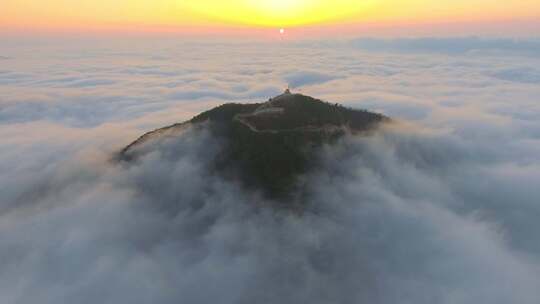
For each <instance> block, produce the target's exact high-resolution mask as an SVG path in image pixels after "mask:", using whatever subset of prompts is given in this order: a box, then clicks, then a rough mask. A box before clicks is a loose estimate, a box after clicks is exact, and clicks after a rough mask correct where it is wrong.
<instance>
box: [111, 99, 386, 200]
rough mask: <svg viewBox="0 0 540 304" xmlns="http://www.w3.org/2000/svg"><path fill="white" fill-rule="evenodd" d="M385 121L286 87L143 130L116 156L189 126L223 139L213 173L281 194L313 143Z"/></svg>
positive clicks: (309, 164)
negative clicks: (270, 94) (265, 97)
mask: <svg viewBox="0 0 540 304" xmlns="http://www.w3.org/2000/svg"><path fill="white" fill-rule="evenodd" d="M387 120H389V119H388V118H387V117H385V116H383V115H381V114H376V113H371V112H368V111H364V110H354V109H350V108H346V107H343V106H341V105H339V104H331V103H328V102H324V101H321V100H318V99H315V98H313V97H309V96H305V95H301V94H293V93H291V92H290V90H289V89H287V90H286V91H285V92H284V93H283V94H281V95H279V96H276V97H273V98H270V99H269V100H268V101H267V102H264V103H253V104H237V103H229V104H224V105H221V106H218V107H216V108H214V109H211V110H209V111H206V112H203V113H201V114H199V115H197V116H195V117H194V118H192V119H191V120H189V121H187V122H184V123H179V124H174V125H172V126H168V127H165V128H161V129H158V130H155V131H152V132H149V133H146V134H144V135H143V136H141V137H140V138H139V139H137V140H136V141H134V142H133V143H131V144H130V145H128V146H127V147H126V148H124V149H123V150H122V151H121V152H120V159H121V160H123V161H126V162H133V161H137V159H138V158H139V157H141V156H142V155H144V154H145V153H148V152H149V151H151V150H152V149H159V147H160V145H158V144H157V143H159V140H160V139H163V138H165V137H166V138H170V137H171V136H172V137H174V136H182V134H183V132H182V131H181V130H183V129H185V128H187V127H190V126H191V127H196V128H201V129H204V130H209V131H210V134H211V135H212V136H214V137H216V138H217V139H219V140H220V143H222V144H221V145H220V152H219V153H218V154H217V155H218V156H217V157H216V159H214V160H213V168H212V169H213V170H215V171H216V173H218V174H225V175H227V176H230V177H234V178H238V179H239V180H241V181H242V182H243V183H244V184H245V185H246V186H249V187H255V188H257V189H260V190H261V191H262V193H264V194H266V195H267V196H269V197H271V198H276V197H284V196H288V195H290V194H291V193H292V190H294V189H296V188H298V187H299V183H298V177H299V176H301V175H302V174H304V173H306V172H307V171H308V170H309V169H311V168H313V167H314V166H315V165H316V152H317V148H318V147H320V146H322V145H323V144H331V143H334V142H335V141H336V140H337V139H339V138H340V137H342V136H344V135H346V134H367V132H369V131H372V130H374V129H376V128H377V126H378V125H379V124H380V123H382V122H384V121H387ZM154 143H156V144H155V145H154Z"/></svg>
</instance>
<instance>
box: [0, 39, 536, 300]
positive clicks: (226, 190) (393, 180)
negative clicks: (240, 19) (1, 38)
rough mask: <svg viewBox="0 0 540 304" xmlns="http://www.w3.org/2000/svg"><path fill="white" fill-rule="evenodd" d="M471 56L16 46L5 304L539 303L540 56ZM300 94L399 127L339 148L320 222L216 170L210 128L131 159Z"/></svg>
mask: <svg viewBox="0 0 540 304" xmlns="http://www.w3.org/2000/svg"><path fill="white" fill-rule="evenodd" d="M452 41H454V40H448V41H446V42H445V41H444V40H440V39H437V40H435V42H437V44H436V45H437V47H433V48H431V49H430V50H429V52H427V53H426V52H425V49H417V48H418V45H420V46H424V45H425V44H426V42H425V41H420V42H416V43H407V45H408V46H409V45H413V46H415V47H405V48H404V49H403V50H401V49H400V47H402V46H401V45H402V43H403V42H393V43H391V42H388V41H385V42H378V43H373V44H372V46H370V47H369V49H361V48H359V47H358V46H357V45H356V44H355V42H354V41H353V42H352V43H339V44H336V45H337V46H335V47H329V46H328V45H329V44H330V42H328V41H323V42H317V43H315V42H313V43H309V44H278V45H274V44H269V45H253V44H248V43H219V44H218V43H216V44H215V45H212V44H204V45H201V44H200V43H192V44H184V43H177V42H171V41H163V42H160V43H157V44H156V45H154V46H152V47H150V46H147V44H143V43H141V44H134V45H129V47H128V46H125V45H123V46H122V47H120V46H118V45H115V44H114V43H113V42H111V43H110V44H107V43H103V44H100V45H97V46H85V47H84V51H82V49H83V47H81V49H78V48H77V47H73V46H67V45H62V44H59V45H55V46H54V47H50V46H47V47H46V46H45V45H38V46H31V47H29V46H26V45H23V46H20V45H19V44H17V43H15V42H13V43H11V44H7V45H6V46H5V47H4V48H3V49H0V55H2V58H5V59H2V67H0V137H1V138H2V139H3V140H2V142H0V151H1V153H0V172H2V174H1V175H0V189H1V191H0V239H1V240H2V242H0V302H2V303H96V302H97V303H149V302H152V303H254V302H255V303H307V302H311V303H382V304H387V303H426V304H427V303H538V301H540V291H539V290H538V288H537V287H538V286H539V285H540V242H538V240H537V236H536V234H537V233H536V231H538V229H540V224H539V221H538V218H539V217H540V204H539V198H540V189H539V188H538V185H539V184H540V161H539V160H540V156H539V155H540V123H539V121H540V120H539V118H540V107H539V105H538V103H537V98H538V96H540V88H539V87H538V85H537V84H538V81H537V80H536V79H537V76H538V75H540V60H539V59H538V58H537V57H535V56H534V53H532V51H529V52H521V51H519V50H518V51H516V48H518V47H519V43H515V44H510V43H509V42H508V41H506V42H505V43H504V44H502V45H503V46H504V47H502V46H501V47H499V49H498V50H497V52H491V51H488V50H486V48H488V46H493V45H498V43H501V42H500V41H499V40H496V41H491V42H490V41H487V42H485V41H483V40H482V41H483V43H480V42H479V41H478V40H475V39H473V40H467V39H459V40H458V41H459V42H460V43H461V44H460V45H459V47H457V46H456V47H455V50H459V51H452V52H443V53H438V50H439V49H440V48H441V47H440V45H446V44H451V45H455V43H453V42H452ZM467 43H469V44H470V45H469V46H464V45H465V44H467ZM521 43H523V44H527V43H528V44H530V45H532V44H534V43H536V40H531V41H529V42H527V41H525V42H521ZM143 45H144V47H142V46H143ZM378 45H382V46H383V47H381V48H380V49H378V48H377V46H378ZM507 45H510V46H507ZM390 46H391V47H392V49H391V50H389V49H388V48H389V47H390ZM126 48H128V49H126ZM462 50H466V51H462ZM37 51H39V52H37ZM525 53H526V54H525ZM238 54H240V55H238ZM289 83H290V84H291V86H293V87H294V88H293V90H296V91H299V92H302V93H305V94H309V95H312V96H314V97H317V98H323V99H325V100H329V101H331V102H340V103H344V104H345V105H348V106H352V107H358V108H366V109H369V110H373V111H379V112H382V113H384V114H386V115H388V116H391V117H393V118H394V120H395V121H394V123H392V124H388V125H385V126H383V127H382V128H381V129H380V130H378V131H377V132H376V133H375V134H373V135H372V136H369V137H355V136H347V137H345V138H343V139H342V140H341V141H340V142H339V143H338V144H336V145H334V146H327V147H324V148H323V149H322V150H321V151H320V154H319V156H318V157H319V164H320V165H319V166H318V167H317V169H316V170H314V171H313V172H310V173H309V174H307V175H306V176H303V177H302V179H304V180H305V181H307V185H308V189H307V193H308V195H307V198H306V202H305V211H304V212H303V213H301V214H299V213H296V212H291V211H288V210H278V209H276V208H272V207H271V206H272V204H273V202H271V201H268V200H267V199H265V198H263V197H262V196H261V195H260V194H259V193H257V191H256V190H253V189H251V190H248V189H246V188H244V187H243V186H242V185H241V184H239V183H238V182H236V181H235V180H231V179H227V180H226V179H223V178H221V177H220V176H218V175H215V174H213V172H212V171H211V170H210V169H209V168H210V165H211V162H212V159H213V157H214V156H215V155H216V153H219V147H220V145H221V144H222V143H220V142H219V141H217V140H216V139H215V138H213V137H212V136H211V135H210V134H208V133H206V132H204V131H201V130H197V129H189V128H188V129H186V130H184V131H183V132H182V134H179V136H178V137H173V138H168V139H166V140H163V141H160V142H157V143H155V144H153V145H150V146H149V147H148V149H149V150H148V151H149V153H147V154H146V155H145V156H144V157H143V158H142V159H141V160H140V161H138V162H136V163H132V164H126V163H116V162H114V161H113V160H112V159H113V156H114V153H116V152H118V151H119V150H120V149H121V148H122V147H123V146H125V145H127V144H129V143H130V142H131V141H132V140H134V139H136V138H137V136H139V135H140V134H142V133H143V132H145V131H148V130H151V129H153V128H156V127H160V126H164V125H167V124H170V123H173V122H179V121H183V120H186V119H189V118H190V117H191V116H193V115H195V114H197V113H198V112H200V111H203V110H206V109H208V108H211V107H212V106H214V105H218V104H221V103H224V102H229V101H236V102H253V101H263V100H265V99H267V98H268V97H271V96H272V95H274V94H278V93H279V92H280V91H282V89H283V88H284V87H286V84H289Z"/></svg>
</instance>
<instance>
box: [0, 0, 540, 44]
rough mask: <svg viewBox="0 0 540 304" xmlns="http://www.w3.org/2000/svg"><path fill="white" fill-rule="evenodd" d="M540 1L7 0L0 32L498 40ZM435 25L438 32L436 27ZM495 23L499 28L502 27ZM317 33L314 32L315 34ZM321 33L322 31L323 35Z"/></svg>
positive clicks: (539, 10)
mask: <svg viewBox="0 0 540 304" xmlns="http://www.w3.org/2000/svg"><path fill="white" fill-rule="evenodd" d="M539 18H540V3H539V2H538V1H535V0H514V1H512V2H511V3H508V2H505V1H493V0H467V1H466V0H454V1H446V0H445V1H435V0H404V1H403V0H400V1H398V0H363V1H355V0H332V1H328V0H311V1H310V0H287V1H285V0H267V1H260V0H259V1H255V0H232V1H218V0H197V1H191V0H187V1H177V0H155V1H149V0H136V1H128V0H115V1H103V0H98V1H90V0H78V1H74V0H51V1H35V0H2V10H1V11H0V27H1V28H2V29H3V32H4V33H5V32H7V33H9V32H20V31H30V32H88V31H98V32H101V33H112V32H119V31H120V32H175V33H195V34H201V33H208V32H211V33H229V34H231V33H236V34H239V33H240V34H250V35H252V36H253V35H257V33H258V32H259V31H261V30H276V29H280V28H291V29H305V28H307V29H310V28H313V27H315V28H316V29H320V28H325V29H326V30H327V31H328V30H329V31H330V32H331V33H333V34H335V33H339V34H343V35H344V34H348V33H351V34H354V33H358V32H363V33H366V32H368V33H371V34H379V33H383V32H384V31H385V30H386V31H388V28H389V27H390V28H395V27H404V26H407V27H410V28H413V29H414V28H421V29H424V30H429V29H431V31H428V33H431V34H436V33H438V34H441V33H445V32H448V31H451V30H452V28H455V27H459V26H460V25H461V29H463V26H465V25H466V26H467V28H468V31H469V33H470V34H474V33H484V32H485V29H484V27H485V25H486V24H491V25H492V26H495V27H496V28H497V32H498V34H499V35H501V34H502V35H504V34H507V35H508V34H516V33H518V30H519V29H521V32H525V34H527V33H528V34H532V32H533V29H534V28H535V27H536V28H538V25H539V24H540V23H539V21H538V20H539ZM434 25H438V27H439V28H436V30H435V29H434ZM497 25H498V27H497ZM315 32H317V31H315ZM319 34H320V31H319Z"/></svg>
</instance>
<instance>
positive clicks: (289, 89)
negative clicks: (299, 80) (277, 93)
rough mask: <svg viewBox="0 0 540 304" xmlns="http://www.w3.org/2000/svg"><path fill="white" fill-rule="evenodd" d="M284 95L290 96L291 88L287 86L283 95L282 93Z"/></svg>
mask: <svg viewBox="0 0 540 304" xmlns="http://www.w3.org/2000/svg"><path fill="white" fill-rule="evenodd" d="M283 94H285V95H290V94H291V87H289V86H287V89H285V93H283Z"/></svg>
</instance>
